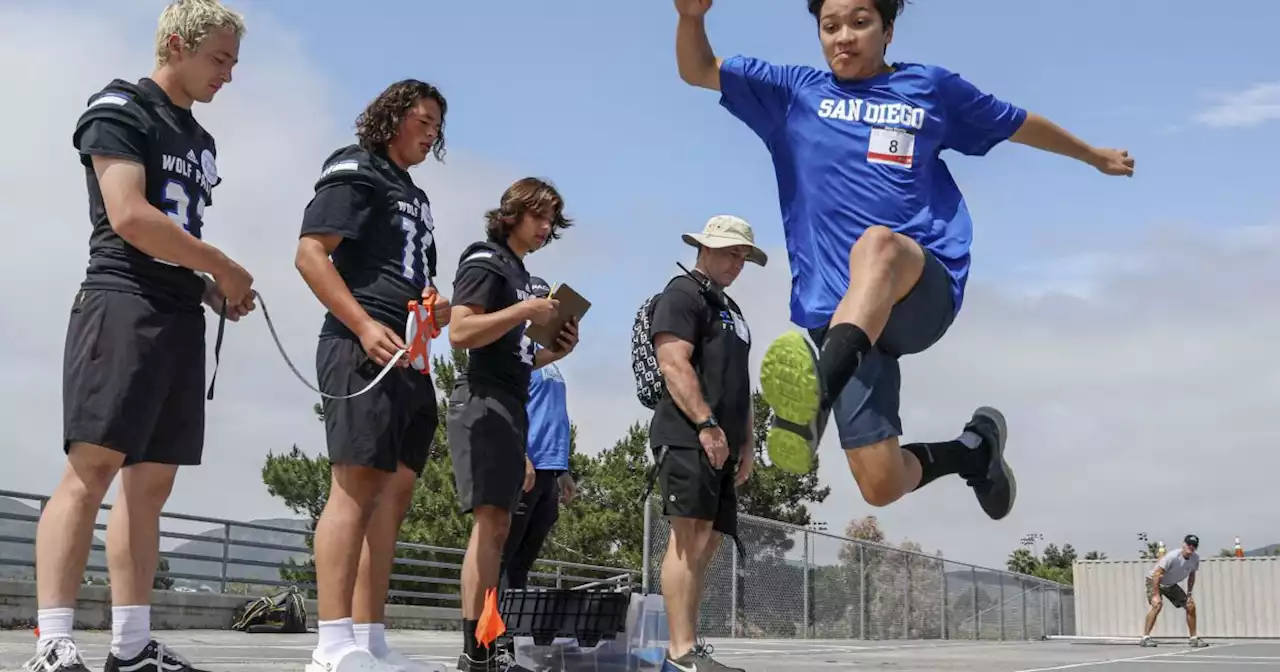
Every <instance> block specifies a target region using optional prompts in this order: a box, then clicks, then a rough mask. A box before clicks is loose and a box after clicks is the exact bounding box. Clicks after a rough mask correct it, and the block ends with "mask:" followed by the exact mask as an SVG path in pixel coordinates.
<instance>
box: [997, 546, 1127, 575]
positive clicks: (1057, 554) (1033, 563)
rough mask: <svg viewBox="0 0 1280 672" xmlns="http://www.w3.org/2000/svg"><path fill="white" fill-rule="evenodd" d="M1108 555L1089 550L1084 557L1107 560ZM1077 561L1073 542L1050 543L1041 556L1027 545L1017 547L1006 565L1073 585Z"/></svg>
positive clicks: (1029, 573) (1014, 570) (1017, 570)
mask: <svg viewBox="0 0 1280 672" xmlns="http://www.w3.org/2000/svg"><path fill="white" fill-rule="evenodd" d="M1106 557H1107V556H1106V554H1105V553H1101V552H1099V551H1089V552H1088V553H1086V554H1085V556H1084V559H1085V560H1105V559H1106ZM1075 561H1076V549H1075V548H1073V547H1072V546H1071V544H1063V545H1062V547H1061V548H1059V547H1058V545H1057V544H1049V545H1048V546H1045V548H1044V551H1043V553H1042V555H1041V557H1038V558H1037V557H1036V556H1035V554H1033V553H1032V552H1031V551H1030V550H1029V549H1027V548H1026V547H1025V546H1024V547H1022V548H1018V549H1015V550H1014V551H1013V552H1012V553H1010V554H1009V558H1008V560H1006V561H1005V566H1006V567H1007V568H1008V569H1009V571H1011V572H1017V573H1019V574H1026V575H1027V576H1035V577H1038V578H1041V579H1045V580H1047V581H1054V582H1056V583H1062V584H1066V585H1071V584H1072V583H1073V582H1074V579H1075V575H1074V571H1073V567H1074V563H1075Z"/></svg>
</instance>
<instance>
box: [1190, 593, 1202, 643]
mask: <svg viewBox="0 0 1280 672" xmlns="http://www.w3.org/2000/svg"><path fill="white" fill-rule="evenodd" d="M1187 632H1188V633H1190V635H1191V640H1192V641H1193V642H1194V641H1195V640H1196V639H1199V638H1198V637H1197V636H1196V603H1195V602H1191V601H1188V602H1187Z"/></svg>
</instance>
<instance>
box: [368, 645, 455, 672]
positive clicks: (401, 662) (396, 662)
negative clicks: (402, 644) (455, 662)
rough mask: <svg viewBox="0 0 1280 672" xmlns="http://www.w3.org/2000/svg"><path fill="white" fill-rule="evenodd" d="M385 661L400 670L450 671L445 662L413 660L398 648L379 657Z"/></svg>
mask: <svg viewBox="0 0 1280 672" xmlns="http://www.w3.org/2000/svg"><path fill="white" fill-rule="evenodd" d="M378 660H380V661H382V662H383V663H385V664H387V665H390V666H391V667H394V668H396V669H397V670H400V672H448V669H449V668H447V667H445V665H444V663H428V662H424V661H420V660H413V659H412V658H409V657H408V656H406V655H404V654H403V653H400V652H399V651H396V650H394V649H393V650H391V651H390V652H388V653H387V654H386V655H385V656H382V657H380V658H378Z"/></svg>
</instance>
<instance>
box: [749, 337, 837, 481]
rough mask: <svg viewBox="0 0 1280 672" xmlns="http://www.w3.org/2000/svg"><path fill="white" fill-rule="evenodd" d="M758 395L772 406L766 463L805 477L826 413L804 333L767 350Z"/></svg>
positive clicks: (815, 365) (812, 354)
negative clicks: (767, 460) (769, 462)
mask: <svg viewBox="0 0 1280 672" xmlns="http://www.w3.org/2000/svg"><path fill="white" fill-rule="evenodd" d="M760 392H761V394H763V395H764V398H765V400H766V401H768V402H769V406H771V407H773V420H772V422H771V423H770V427H769V436H768V452H769V460H770V461H771V462H772V463H773V464H775V465H777V466H778V468H780V469H782V470H784V471H789V472H791V473H793V474H806V473H809V472H810V471H812V470H813V458H814V455H815V454H816V453H817V451H818V442H819V441H820V440H821V439H822V432H823V430H824V429H825V428H826V424H827V414H828V413H829V409H828V408H827V407H826V404H825V401H824V399H825V395H824V393H823V389H822V378H821V376H819V375H818V354H817V353H816V352H814V349H813V346H812V345H810V344H809V341H808V340H807V339H805V337H804V336H803V335H802V334H800V333H799V332H796V331H789V332H787V333H785V334H783V335H782V336H779V337H778V339H777V340H775V341H774V342H773V343H771V344H770V345H769V349H768V350H767V351H766V352H765V353H764V361H763V362H761V364H760Z"/></svg>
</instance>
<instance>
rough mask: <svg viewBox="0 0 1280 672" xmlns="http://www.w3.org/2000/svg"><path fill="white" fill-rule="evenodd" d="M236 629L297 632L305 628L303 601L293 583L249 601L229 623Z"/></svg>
mask: <svg viewBox="0 0 1280 672" xmlns="http://www.w3.org/2000/svg"><path fill="white" fill-rule="evenodd" d="M231 629H232V630H239V631H240V632H267V633H275V634H300V633H305V632H306V631H307V604H306V602H305V600H304V598H303V596H302V593H301V592H299V591H298V588H297V586H290V587H289V588H288V589H286V590H284V591H282V592H279V593H276V594H275V595H267V596H263V597H259V598H258V599H256V600H251V601H249V602H248V603H247V604H245V605H244V612H243V613H242V614H241V615H240V618H237V619H236V622H235V623H233V624H232V626H231Z"/></svg>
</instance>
